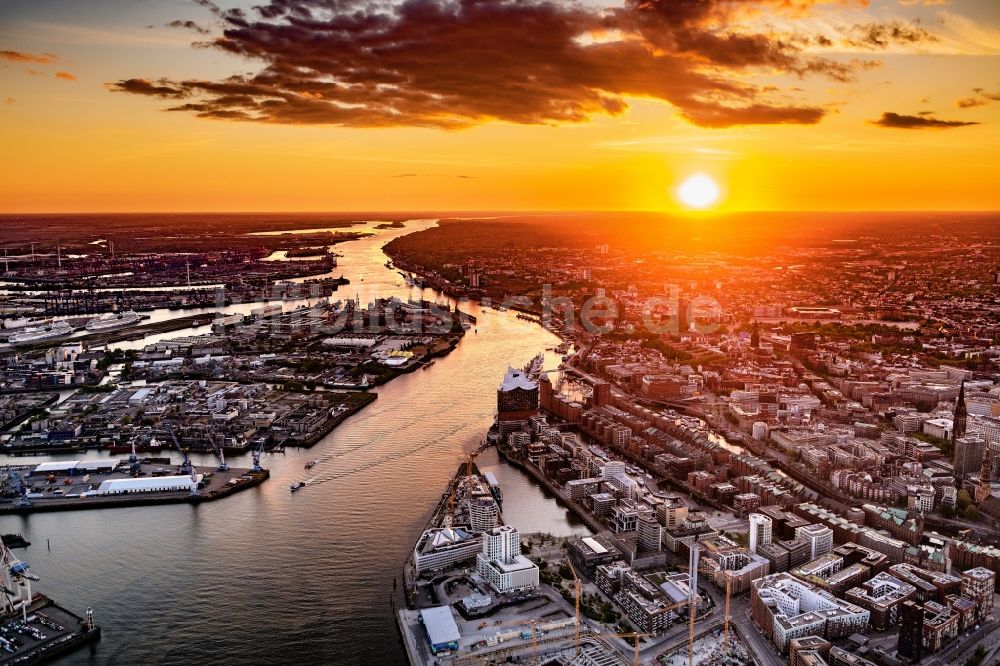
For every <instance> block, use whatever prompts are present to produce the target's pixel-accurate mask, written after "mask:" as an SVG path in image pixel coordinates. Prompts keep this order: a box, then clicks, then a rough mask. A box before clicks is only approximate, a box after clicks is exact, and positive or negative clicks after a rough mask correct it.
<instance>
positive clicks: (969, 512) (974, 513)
mask: <svg viewBox="0 0 1000 666" xmlns="http://www.w3.org/2000/svg"><path fill="white" fill-rule="evenodd" d="M962 517H963V518H965V519H966V520H979V509H977V508H976V507H975V506H974V505H972V504H970V505H969V506H967V507H965V510H964V511H962Z"/></svg>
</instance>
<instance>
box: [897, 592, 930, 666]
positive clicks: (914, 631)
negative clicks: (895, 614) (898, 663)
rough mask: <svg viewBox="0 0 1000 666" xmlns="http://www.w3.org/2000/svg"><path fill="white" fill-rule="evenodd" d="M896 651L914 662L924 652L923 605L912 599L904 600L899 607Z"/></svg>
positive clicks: (918, 659)
mask: <svg viewBox="0 0 1000 666" xmlns="http://www.w3.org/2000/svg"><path fill="white" fill-rule="evenodd" d="M896 652H897V653H898V654H899V656H901V657H906V658H908V659H910V660H911V661H914V662H916V661H920V658H921V657H922V656H923V654H924V607H923V606H921V605H920V604H918V603H916V602H914V601H904V602H903V606H902V608H901V609H900V613H899V641H898V642H897V643H896Z"/></svg>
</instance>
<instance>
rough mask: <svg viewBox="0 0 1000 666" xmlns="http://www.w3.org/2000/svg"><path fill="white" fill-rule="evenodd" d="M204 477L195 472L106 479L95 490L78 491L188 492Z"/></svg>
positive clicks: (104, 492)
mask: <svg viewBox="0 0 1000 666" xmlns="http://www.w3.org/2000/svg"><path fill="white" fill-rule="evenodd" d="M204 478H205V475H204V474H196V475H195V477H194V478H191V476H190V475H187V474H185V475H183V476H151V477H147V478H139V479H108V480H107V481H101V485H100V486H98V487H97V490H91V491H87V492H84V493H80V495H81V497H91V496H94V495H126V494H132V493H162V492H176V491H179V490H187V491H189V492H190V491H192V490H195V489H197V488H198V484H199V483H201V481H202V479H204Z"/></svg>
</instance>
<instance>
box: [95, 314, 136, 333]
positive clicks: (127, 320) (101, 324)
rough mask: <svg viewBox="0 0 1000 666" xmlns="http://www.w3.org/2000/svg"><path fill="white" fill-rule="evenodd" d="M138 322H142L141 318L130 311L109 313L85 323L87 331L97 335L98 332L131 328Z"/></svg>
mask: <svg viewBox="0 0 1000 666" xmlns="http://www.w3.org/2000/svg"><path fill="white" fill-rule="evenodd" d="M139 321H142V317H140V316H139V315H137V314H136V313H135V312H133V311H132V310H129V311H127V312H109V313H107V314H102V315H101V316H100V317H97V318H96V319H91V320H90V321H89V322H88V323H87V330H88V331H90V332H91V333H98V332H100V331H109V330H111V329H113V328H122V327H124V326H131V325H132V324H135V323H137V322H139Z"/></svg>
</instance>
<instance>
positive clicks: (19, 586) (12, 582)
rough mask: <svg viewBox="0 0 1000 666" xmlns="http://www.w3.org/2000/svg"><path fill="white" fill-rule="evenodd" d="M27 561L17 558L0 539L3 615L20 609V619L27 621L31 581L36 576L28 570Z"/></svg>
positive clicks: (31, 596)
mask: <svg viewBox="0 0 1000 666" xmlns="http://www.w3.org/2000/svg"><path fill="white" fill-rule="evenodd" d="M30 566H31V565H29V564H28V563H27V562H22V561H21V560H19V559H17V557H16V556H15V555H14V553H12V552H11V550H10V548H8V547H7V544H5V543H3V540H2V539H0V584H2V585H3V595H4V597H3V601H2V608H3V610H4V613H3V614H4V615H14V613H16V612H17V611H18V610H20V611H21V619H22V621H24V622H27V621H28V606H30V605H31V600H32V598H33V595H32V594H31V581H33V580H38V576H36V575H34V574H33V573H31V572H30V571H29V569H30Z"/></svg>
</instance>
